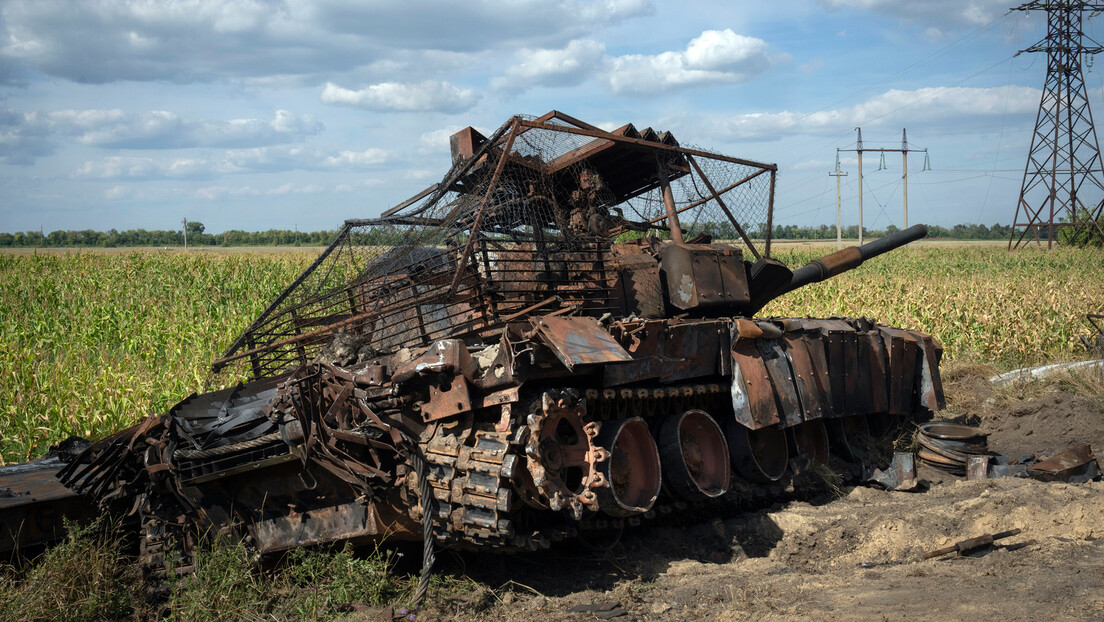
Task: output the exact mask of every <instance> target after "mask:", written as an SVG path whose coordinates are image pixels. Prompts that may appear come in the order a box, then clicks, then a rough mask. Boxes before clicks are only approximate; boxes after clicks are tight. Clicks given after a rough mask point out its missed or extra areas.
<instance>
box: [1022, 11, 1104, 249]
mask: <svg viewBox="0 0 1104 622" xmlns="http://www.w3.org/2000/svg"><path fill="white" fill-rule="evenodd" d="M1012 10H1013V11H1033V10H1034V11H1046V14H1047V35H1046V38H1044V39H1043V40H1042V41H1040V42H1038V43H1036V44H1035V45H1033V46H1031V47H1029V48H1027V49H1026V50H1021V51H1020V52H1018V53H1017V55H1019V54H1022V53H1024V52H1046V54H1047V73H1046V83H1045V85H1044V86H1043V96H1042V99H1041V100H1040V101H1039V111H1038V113H1037V115H1036V117H1035V133H1034V135H1033V136H1032V138H1031V151H1030V153H1028V156H1027V165H1026V167H1025V168H1024V177H1023V185H1022V186H1021V187H1020V198H1019V201H1017V203H1016V217H1015V218H1014V219H1013V221H1012V234H1011V236H1009V238H1008V248H1009V249H1012V248H1015V247H1019V246H1020V245H1021V244H1028V243H1030V242H1031V239H1034V241H1035V243H1036V244H1039V245H1041V244H1042V239H1041V237H1040V230H1042V231H1043V232H1045V236H1046V241H1047V248H1050V247H1051V246H1052V245H1053V244H1054V240H1055V229H1056V228H1059V227H1064V228H1067V233H1068V235H1064V236H1063V237H1064V241H1067V242H1070V243H1073V244H1078V243H1084V242H1088V241H1090V240H1092V239H1093V238H1099V239H1100V240H1102V241H1104V219H1102V218H1101V210H1102V209H1104V171H1102V170H1101V164H1102V161H1101V158H1100V144H1099V142H1098V141H1097V139H1096V127H1095V126H1094V125H1093V118H1092V111H1091V110H1090V109H1089V97H1088V92H1087V91H1086V89H1085V78H1084V75H1083V74H1082V72H1081V59H1082V57H1088V58H1089V60H1090V66H1091V64H1092V63H1091V60H1092V55H1093V54H1098V53H1100V52H1101V51H1104V47H1101V45H1100V44H1099V43H1097V42H1096V41H1093V40H1092V38H1091V37H1088V36H1086V35H1085V33H1084V31H1083V30H1082V29H1081V15H1082V13H1083V12H1084V11H1100V10H1104V2H1078V1H1075V0H1033V1H1032V2H1026V3H1024V4H1022V5H1020V6H1018V7H1015V8H1013V9H1012ZM1085 40H1087V41H1088V42H1089V43H1090V45H1085V44H1084V43H1083V41H1085ZM1017 230H1019V231H1017ZM1028 234H1031V239H1027V240H1026V241H1025V238H1028ZM1017 235H1018V237H1017Z"/></svg>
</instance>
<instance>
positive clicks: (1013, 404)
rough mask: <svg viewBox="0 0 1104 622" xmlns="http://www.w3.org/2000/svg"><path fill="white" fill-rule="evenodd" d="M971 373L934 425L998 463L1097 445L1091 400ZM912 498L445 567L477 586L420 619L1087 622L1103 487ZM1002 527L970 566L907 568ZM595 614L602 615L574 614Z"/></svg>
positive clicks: (1015, 488) (1095, 592)
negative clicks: (967, 437) (998, 456)
mask: <svg viewBox="0 0 1104 622" xmlns="http://www.w3.org/2000/svg"><path fill="white" fill-rule="evenodd" d="M983 372H984V370H981V371H980V372H977V373H970V372H969V371H967V372H966V373H959V374H955V375H953V376H952V377H950V378H949V382H948V383H947V391H948V396H949V398H950V407H949V408H948V410H947V411H945V413H943V416H945V417H947V418H957V419H958V420H965V419H970V420H973V421H975V422H978V423H980V425H982V426H983V427H985V428H987V429H989V430H990V431H992V436H991V437H990V449H991V450H993V451H996V452H999V453H1003V454H1006V455H1016V454H1018V453H1026V452H1034V451H1044V452H1045V451H1049V452H1053V451H1057V450H1060V449H1064V448H1065V447H1067V446H1068V445H1070V444H1071V443H1076V442H1089V443H1091V444H1092V445H1093V446H1094V447H1097V448H1100V447H1104V399H1102V398H1100V397H1099V396H1097V397H1083V396H1079V395H1075V394H1072V393H1069V392H1066V391H1062V390H1050V391H1042V392H1039V391H1036V393H1041V394H1037V395H1033V396H1030V397H1028V396H1026V395H1025V396H1022V397H1017V396H1014V395H1013V396H1011V397H1010V396H1009V395H1007V394H1004V395H997V394H995V393H994V392H993V390H992V389H991V388H990V387H989V386H988V383H987V382H986V381H984V379H983V375H982V374H983ZM921 476H922V477H928V478H930V480H931V486H930V487H929V488H928V489H927V491H926V492H888V491H884V490H880V489H875V488H867V487H855V488H845V489H843V490H840V491H838V492H837V493H835V494H826V495H822V497H821V498H815V499H806V500H801V501H791V502H789V503H785V504H778V505H775V506H773V507H768V508H762V509H759V510H758V511H754V512H750V513H744V514H738V515H733V516H727V517H717V518H715V519H713V520H710V521H707V522H703V523H696V524H689V525H687V526H685V527H650V528H647V529H642V530H639V531H635V532H629V533H625V534H624V535H623V536H622V537H621V539H620V540H619V542H618V543H617V544H616V545H615V546H614V547H613V548H612V549H610V550H608V551H593V550H587V549H586V548H585V547H584V546H583V545H582V544H580V543H574V544H569V543H564V545H561V547H560V548H559V549H557V550H555V551H551V552H548V553H543V554H539V555H518V556H488V555H467V556H459V555H456V554H451V553H448V552H445V553H443V554H442V556H441V569H442V571H443V572H444V573H445V574H446V576H449V575H451V576H452V577H456V576H460V575H466V576H467V577H470V578H471V579H474V580H475V584H474V585H472V586H471V588H470V589H469V590H458V591H457V592H458V593H454V594H453V595H452V596H448V597H438V598H436V599H435V600H434V601H433V602H432V604H431V606H430V608H429V609H427V610H426V611H423V612H420V615H419V617H418V619H419V620H426V619H430V620H432V619H455V620H478V619H493V620H499V619H501V620H541V621H553V620H594V619H601V618H602V617H606V616H616V617H612V618H608V619H615V620H633V619H635V620H744V619H756V620H803V619H826V618H829V617H834V618H838V619H841V620H903V619H910V620H911V619H976V620H997V619H999V620H1002V621H1016V620H1025V621H1026V620H1047V619H1073V620H1099V619H1102V618H1104V590H1101V589H1100V588H1101V586H1104V482H1091V483H1087V484H1065V483H1049V484H1048V483H1042V482H1036V481H1033V480H1025V479H999V480H987V481H980V482H967V481H963V480H961V479H959V478H955V477H952V476H947V475H942V474H940V473H938V472H935V471H932V470H928V469H926V468H925V469H923V470H922V471H921ZM1013 528H1019V529H1021V530H1022V531H1023V532H1022V534H1021V535H1019V536H1015V537H1012V538H1009V539H1007V540H1003V541H1002V542H1003V543H1009V544H1011V543H1020V542H1026V541H1028V540H1029V539H1033V540H1035V542H1036V544H1033V545H1030V546H1027V547H1025V548H1022V549H1019V550H1006V549H1004V548H999V547H998V548H995V549H993V550H992V551H991V552H988V554H986V555H983V556H979V557H957V556H948V557H946V558H942V559H935V560H927V561H924V560H921V555H922V554H923V553H924V552H925V551H928V550H932V549H936V548H939V547H942V546H946V545H948V544H953V543H955V542H956V541H958V540H962V539H965V538H968V537H973V536H978V535H982V534H987V533H993V532H998V531H1003V530H1008V529H1013ZM593 605H598V606H599V607H598V608H601V609H610V611H602V612H579V611H572V609H573V608H576V609H577V608H579V607H580V606H582V607H588V606H591V607H590V608H594V607H592V606H593Z"/></svg>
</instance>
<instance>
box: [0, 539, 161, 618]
mask: <svg viewBox="0 0 1104 622" xmlns="http://www.w3.org/2000/svg"><path fill="white" fill-rule="evenodd" d="M66 531H67V532H68V535H67V537H66V539H65V540H64V541H63V542H61V543H60V544H58V545H56V546H54V547H52V548H50V549H48V550H47V551H46V552H45V553H44V554H43V555H42V557H41V558H40V559H39V560H38V561H37V563H35V564H34V565H33V566H32V567H31V568H30V569H29V570H28V571H27V572H25V573H22V572H20V570H19V569H17V568H15V567H11V566H9V567H6V568H4V572H3V573H2V577H3V583H2V584H0V620H3V621H4V622H7V621H12V622H14V621H17V620H18V621H19V622H38V621H40V620H41V621H47V620H51V621H65V622H77V621H80V620H112V619H119V618H123V617H126V616H128V615H130V614H132V613H133V612H134V611H135V610H136V609H137V608H138V607H140V606H141V604H142V601H143V594H144V592H145V591H144V589H143V585H142V581H141V573H140V572H139V571H138V569H137V567H136V566H135V565H134V564H133V560H132V559H130V558H129V557H128V556H126V555H125V554H124V553H123V546H122V541H121V535H120V533H121V531H120V530H119V528H118V524H117V523H116V522H115V521H113V520H111V519H108V518H106V517H104V518H100V519H99V520H97V521H95V522H93V523H91V524H89V525H86V526H80V525H77V524H74V523H68V522H67V523H66Z"/></svg>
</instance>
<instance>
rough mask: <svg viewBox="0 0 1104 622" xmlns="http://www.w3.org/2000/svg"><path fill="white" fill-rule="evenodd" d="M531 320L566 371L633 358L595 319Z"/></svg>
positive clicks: (554, 318)
mask: <svg viewBox="0 0 1104 622" xmlns="http://www.w3.org/2000/svg"><path fill="white" fill-rule="evenodd" d="M532 322H533V325H534V326H535V327H536V328H537V330H538V331H539V334H540V335H541V336H542V337H543V338H544V342H545V343H546V344H547V345H548V347H550V348H551V349H552V351H553V352H554V353H555V354H556V357H557V358H559V359H560V362H562V363H563V364H564V366H566V367H567V368H568V369H569V370H571V369H575V366H576V365H594V364H598V363H621V362H625V361H631V360H632V355H630V354H629V353H628V352H626V351H625V349H624V348H622V347H621V344H619V343H617V340H615V339H614V338H613V337H612V336H611V335H610V334H609V332H608V331H607V330H606V329H605V328H603V327H602V325H601V324H599V323H598V320H595V319H594V318H589V317H542V318H538V319H534V320H532Z"/></svg>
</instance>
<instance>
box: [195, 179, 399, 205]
mask: <svg viewBox="0 0 1104 622" xmlns="http://www.w3.org/2000/svg"><path fill="white" fill-rule="evenodd" d="M381 183H383V180H380V179H364V180H360V181H358V182H356V183H353V184H338V185H336V186H321V185H318V184H306V185H299V184H292V183H285V184H281V185H279V186H274V187H263V188H262V187H256V186H236V187H235V186H206V187H203V188H198V189H196V190H195V191H193V192H192V196H193V197H194V198H197V199H205V200H208V201H217V200H220V199H224V198H227V197H264V196H284V195H308V194H325V193H346V192H353V191H355V190H359V189H361V188H364V187H367V186H377V185H380V184H381Z"/></svg>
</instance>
